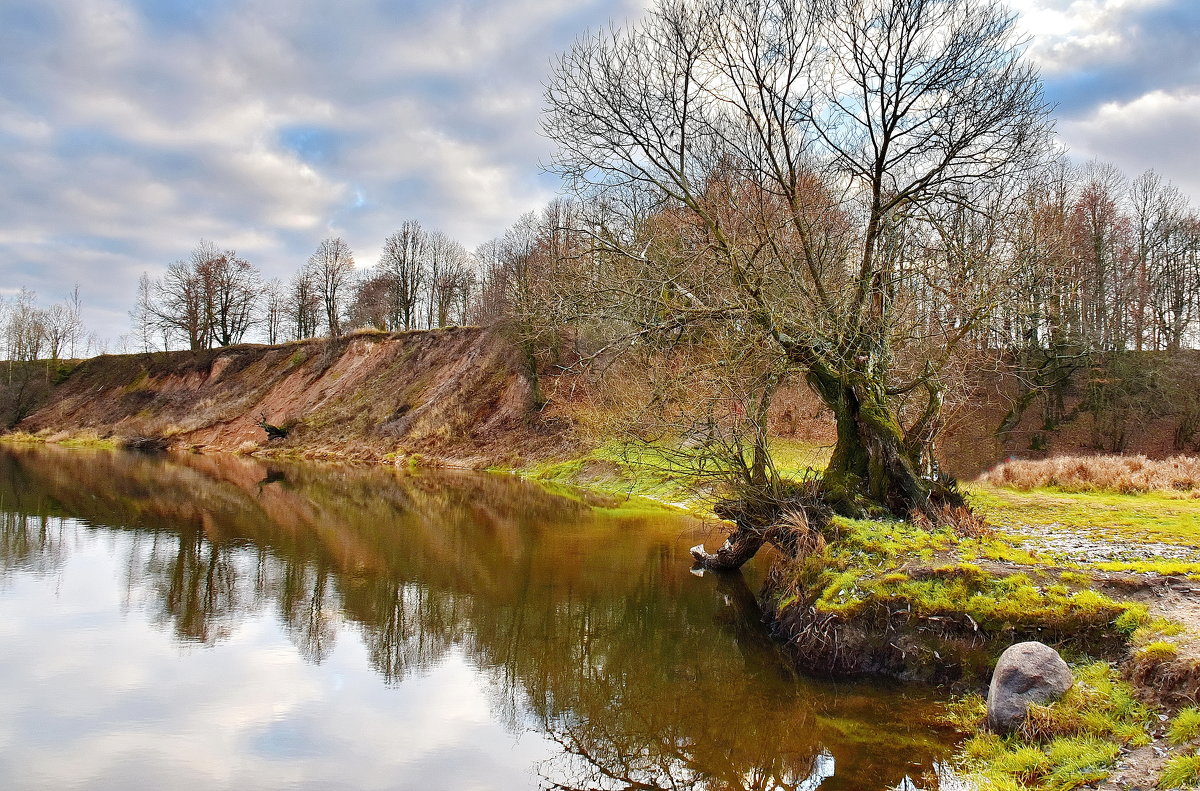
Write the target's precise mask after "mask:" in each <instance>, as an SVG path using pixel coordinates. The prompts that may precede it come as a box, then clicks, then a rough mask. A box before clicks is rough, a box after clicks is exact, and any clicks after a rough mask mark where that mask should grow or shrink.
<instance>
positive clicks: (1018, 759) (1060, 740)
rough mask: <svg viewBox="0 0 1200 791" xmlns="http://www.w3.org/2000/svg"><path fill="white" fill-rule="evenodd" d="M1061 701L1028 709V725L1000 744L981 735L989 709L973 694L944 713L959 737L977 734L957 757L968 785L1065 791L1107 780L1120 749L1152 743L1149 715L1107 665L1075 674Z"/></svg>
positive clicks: (997, 739)
mask: <svg viewBox="0 0 1200 791" xmlns="http://www.w3.org/2000/svg"><path fill="white" fill-rule="evenodd" d="M1073 673H1074V676H1075V683H1074V685H1073V686H1072V687H1071V688H1070V689H1069V690H1067V692H1066V694H1065V695H1063V697H1062V699H1061V700H1058V701H1056V702H1054V703H1050V704H1048V705H1043V706H1031V707H1030V711H1029V716H1028V717H1027V719H1026V721H1025V724H1024V725H1023V726H1022V728H1021V729H1020V730H1019V731H1017V732H1016V733H1014V734H1012V735H1010V736H1006V737H1001V736H998V735H996V734H994V733H987V732H982V731H983V728H984V723H985V721H986V713H987V711H986V704H985V703H984V701H983V698H982V697H980V696H978V695H974V696H970V697H968V698H966V699H964V700H961V701H958V702H957V703H955V704H954V705H953V706H952V707H950V708H949V709H948V710H947V715H946V721H947V722H948V723H949V724H951V725H953V726H954V727H956V728H959V729H960V730H968V731H969V730H977V731H980V732H979V733H977V734H976V735H975V736H972V737H971V738H970V739H968V740H967V741H966V742H965V743H964V744H963V746H962V748H961V749H960V751H959V759H958V763H959V766H960V769H961V770H962V774H963V779H964V780H966V781H968V782H973V783H976V784H977V785H978V786H979V787H981V788H995V789H1013V790H1014V791H1015V790H1016V789H1029V790H1030V791H1068V790H1069V789H1073V788H1080V787H1082V786H1085V785H1087V784H1088V783H1093V782H1096V781H1098V780H1102V779H1104V778H1105V777H1107V776H1108V775H1109V773H1110V771H1111V769H1112V767H1113V765H1114V763H1115V761H1116V759H1117V756H1118V755H1119V753H1120V750H1121V747H1122V746H1123V745H1130V746H1137V745H1143V744H1148V743H1149V741H1150V736H1149V728H1150V726H1151V725H1152V723H1153V719H1152V715H1151V712H1150V710H1149V709H1148V708H1147V707H1146V706H1144V705H1143V704H1141V703H1139V702H1138V700H1137V699H1136V697H1135V696H1134V692H1133V689H1132V687H1130V686H1129V685H1128V684H1126V683H1125V682H1123V681H1121V680H1120V679H1119V677H1118V674H1117V671H1116V669H1115V668H1114V667H1113V666H1112V665H1110V664H1108V663H1107V662H1092V663H1089V664H1085V665H1081V666H1078V667H1076V668H1074V670H1073Z"/></svg>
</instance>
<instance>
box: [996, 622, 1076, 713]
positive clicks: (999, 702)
mask: <svg viewBox="0 0 1200 791" xmlns="http://www.w3.org/2000/svg"><path fill="white" fill-rule="evenodd" d="M1072 683H1073V679H1072V678H1071V668H1069V667H1067V663H1066V662H1064V661H1063V660H1062V657H1061V656H1059V655H1058V652H1057V651H1055V650H1054V649H1053V648H1051V647H1050V646H1048V645H1045V644H1043V643H1039V642H1036V641H1031V642H1028V643H1017V644H1015V645H1010V646H1009V647H1008V648H1006V649H1005V650H1004V653H1003V654H1001V655H1000V659H999V661H997V662H996V669H995V671H993V673H992V685H991V687H990V688H989V689H988V700H987V704H988V705H987V709H988V727H990V728H991V729H992V730H993V731H995V732H996V733H999V734H1008V733H1012V732H1013V731H1015V730H1016V729H1017V728H1020V727H1021V724H1022V723H1023V722H1025V716H1026V713H1027V712H1028V709H1029V705H1030V704H1031V703H1050V702H1052V701H1055V700H1058V699H1059V698H1061V697H1062V695H1063V693H1064V692H1066V691H1067V690H1068V689H1070V688H1071V684H1072Z"/></svg>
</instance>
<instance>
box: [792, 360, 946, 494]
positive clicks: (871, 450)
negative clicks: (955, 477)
mask: <svg viewBox="0 0 1200 791" xmlns="http://www.w3.org/2000/svg"><path fill="white" fill-rule="evenodd" d="M808 382H809V385H810V386H811V387H812V388H813V390H814V391H815V392H816V393H817V395H818V396H819V397H820V398H821V400H822V401H823V402H824V403H825V405H826V406H827V407H829V408H830V409H831V410H832V411H833V414H834V418H835V419H836V422H837V444H836V445H835V446H834V449H833V456H832V458H830V460H829V465H828V466H827V467H826V469H825V474H824V476H823V478H822V487H823V489H824V493H825V496H826V498H827V499H828V501H829V504H830V505H831V506H832V507H833V508H834V509H835V510H837V511H838V512H840V513H842V514H845V515H847V516H862V515H865V514H878V513H881V512H886V513H890V514H893V515H895V516H901V517H907V516H911V515H914V514H924V515H927V516H932V515H933V510H934V509H935V508H936V507H937V506H938V505H941V504H952V505H959V504H962V498H961V496H960V495H958V493H957V492H955V491H953V490H952V489H951V488H950V487H949V486H948V485H947V483H946V482H945V481H943V480H940V479H938V478H935V477H932V476H929V477H926V476H922V475H921V470H922V467H923V465H922V456H923V455H924V454H925V453H926V452H928V451H929V448H928V447H927V445H926V443H924V442H909V441H908V440H907V438H906V436H905V432H904V429H903V428H902V427H901V425H900V421H899V419H898V418H897V416H896V415H895V413H894V412H893V410H892V408H891V406H890V405H889V404H888V396H887V392H886V388H885V386H884V384H883V383H882V382H881V381H878V380H876V379H873V378H871V377H870V375H869V374H865V373H861V372H853V373H851V374H849V375H842V376H834V375H831V374H829V373H827V372H825V371H824V370H822V369H821V368H818V367H810V369H809V373H808Z"/></svg>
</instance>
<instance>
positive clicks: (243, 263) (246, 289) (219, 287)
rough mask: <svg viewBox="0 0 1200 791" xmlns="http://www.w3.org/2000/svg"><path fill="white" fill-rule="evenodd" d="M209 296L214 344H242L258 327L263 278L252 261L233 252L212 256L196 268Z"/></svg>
mask: <svg viewBox="0 0 1200 791" xmlns="http://www.w3.org/2000/svg"><path fill="white" fill-rule="evenodd" d="M196 271H197V274H198V275H199V279H200V281H201V283H202V284H203V287H204V293H205V296H206V304H205V313H206V314H207V320H208V325H209V335H210V337H211V339H212V342H213V343H215V344H216V345H218V346H231V345H233V344H235V343H241V342H242V339H243V338H244V337H245V336H246V333H247V332H248V331H249V330H250V328H251V327H252V326H253V325H254V324H255V321H256V315H255V313H256V307H257V303H258V299H259V295H260V293H261V292H262V278H261V276H260V275H259V273H258V270H257V269H255V268H254V267H253V266H252V265H251V264H250V262H249V261H247V260H245V259H244V258H240V257H238V255H237V253H236V252H235V251H233V250H225V251H224V252H221V253H216V254H213V255H210V256H208V257H207V258H206V259H205V260H203V261H201V262H199V263H198V264H197V267H196Z"/></svg>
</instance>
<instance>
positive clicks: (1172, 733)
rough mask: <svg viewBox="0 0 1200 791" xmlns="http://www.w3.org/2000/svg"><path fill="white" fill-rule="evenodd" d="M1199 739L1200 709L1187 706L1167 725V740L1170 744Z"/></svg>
mask: <svg viewBox="0 0 1200 791" xmlns="http://www.w3.org/2000/svg"><path fill="white" fill-rule="evenodd" d="M1197 739H1200V709H1198V708H1196V707H1195V706H1189V707H1188V708H1186V709H1182V710H1181V711H1180V712H1179V713H1178V714H1176V715H1175V719H1173V720H1171V724H1170V725H1169V726H1167V740H1168V741H1169V742H1171V744H1186V743H1187V742H1193V741H1196V740H1197Z"/></svg>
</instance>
